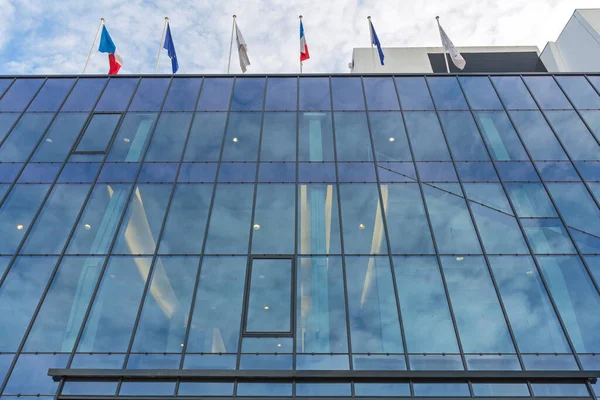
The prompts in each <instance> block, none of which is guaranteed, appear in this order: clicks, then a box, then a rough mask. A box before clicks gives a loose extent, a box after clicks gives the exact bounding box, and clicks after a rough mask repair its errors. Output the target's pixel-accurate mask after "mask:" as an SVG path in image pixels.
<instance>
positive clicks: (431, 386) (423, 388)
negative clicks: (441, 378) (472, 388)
mask: <svg viewBox="0 0 600 400" xmlns="http://www.w3.org/2000/svg"><path fill="white" fill-rule="evenodd" d="M413 390H414V392H415V396H424V397H431V396H443V397H452V396H469V395H470V394H469V385H468V384H466V383H415V384H413Z"/></svg>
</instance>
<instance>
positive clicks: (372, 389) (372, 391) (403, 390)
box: [354, 383, 410, 397]
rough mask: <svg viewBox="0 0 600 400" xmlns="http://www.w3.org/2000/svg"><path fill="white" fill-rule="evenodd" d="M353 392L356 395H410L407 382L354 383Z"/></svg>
mask: <svg viewBox="0 0 600 400" xmlns="http://www.w3.org/2000/svg"><path fill="white" fill-rule="evenodd" d="M354 394H355V395H356V396H366V397H370V396H385V397H397V396H410V385H409V384H408V383H355V384H354Z"/></svg>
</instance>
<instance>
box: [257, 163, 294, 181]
mask: <svg viewBox="0 0 600 400" xmlns="http://www.w3.org/2000/svg"><path fill="white" fill-rule="evenodd" d="M258 181H259V182H296V164H295V163H261V164H260V166H259V169H258Z"/></svg>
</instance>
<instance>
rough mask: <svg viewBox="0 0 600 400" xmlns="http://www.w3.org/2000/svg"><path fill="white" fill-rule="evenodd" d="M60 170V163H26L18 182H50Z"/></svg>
mask: <svg viewBox="0 0 600 400" xmlns="http://www.w3.org/2000/svg"><path fill="white" fill-rule="evenodd" d="M59 170H60V164H27V165H26V166H25V169H24V170H23V172H21V175H20V176H19V180H18V181H17V182H19V183H52V182H54V178H56V175H57V174H58V171H59Z"/></svg>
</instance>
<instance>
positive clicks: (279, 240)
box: [252, 184, 296, 254]
mask: <svg viewBox="0 0 600 400" xmlns="http://www.w3.org/2000/svg"><path fill="white" fill-rule="evenodd" d="M295 198H296V188H295V186H294V185H264V184H263V185H258V188H257V193H256V204H255V206H254V222H253V226H252V232H253V233H252V253H254V254H292V253H293V252H294V245H295V242H294V239H295V235H294V227H295V225H294V224H295V222H294V217H295Z"/></svg>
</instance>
